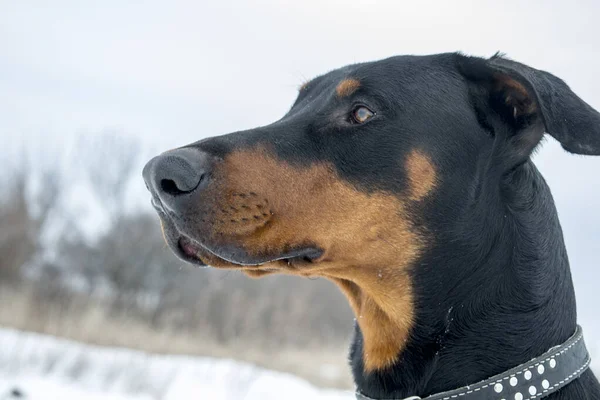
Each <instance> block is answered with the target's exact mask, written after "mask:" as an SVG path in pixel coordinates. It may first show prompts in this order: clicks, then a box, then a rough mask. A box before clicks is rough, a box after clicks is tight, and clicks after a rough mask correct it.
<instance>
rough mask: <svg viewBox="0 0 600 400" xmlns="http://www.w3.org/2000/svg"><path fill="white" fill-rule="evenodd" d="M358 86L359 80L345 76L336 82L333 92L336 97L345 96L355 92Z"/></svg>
mask: <svg viewBox="0 0 600 400" xmlns="http://www.w3.org/2000/svg"><path fill="white" fill-rule="evenodd" d="M359 87H360V82H359V81H358V79H354V78H347V79H344V80H343V81H341V82H340V83H338V85H337V87H336V88H335V92H336V93H337V95H338V97H347V96H350V95H351V94H352V93H354V92H356V90H357V89H358V88H359Z"/></svg>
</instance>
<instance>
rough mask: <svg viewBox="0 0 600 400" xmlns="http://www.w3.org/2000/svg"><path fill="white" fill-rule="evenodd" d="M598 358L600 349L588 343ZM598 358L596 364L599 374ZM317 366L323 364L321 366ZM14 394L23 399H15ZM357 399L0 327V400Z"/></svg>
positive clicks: (240, 369) (233, 365)
mask: <svg viewBox="0 0 600 400" xmlns="http://www.w3.org/2000/svg"><path fill="white" fill-rule="evenodd" d="M587 342H588V346H589V350H590V352H591V354H592V358H594V355H596V356H598V355H600V344H599V343H598V342H595V341H591V340H590V338H588V339H587ZM598 361H600V360H598V359H595V360H593V362H592V368H593V369H594V370H595V371H598V370H599V369H600V363H599V362H598ZM316 367H318V366H316ZM13 390H18V391H21V392H22V395H23V396H22V397H18V396H14V395H11V392H12V391H13ZM17 398H20V399H24V400H42V399H43V400H52V399H56V400H76V399H77V400H80V399H86V400H87V399H89V400H185V399H210V400H234V399H235V400H271V399H272V400H275V399H282V398H284V399H288V400H306V399H311V400H352V399H353V398H354V397H353V394H352V393H350V392H343V391H335V390H324V389H319V388H316V387H314V386H313V385H311V384H310V383H308V382H306V381H304V380H302V379H300V378H298V377H295V376H293V375H290V374H285V373H281V372H274V371H269V370H266V369H262V368H258V367H256V366H254V365H251V364H247V363H242V362H239V361H235V360H227V359H214V358H205V357H189V356H172V355H171V356H170V355H153V354H148V353H143V352H140V351H134V350H129V349H123V348H108V347H99V346H92V345H87V344H81V343H77V342H72V341H68V340H64V339H58V338H55V337H52V336H45V335H40V334H35V333H30V332H22V331H16V330H12V329H0V400H9V399H17Z"/></svg>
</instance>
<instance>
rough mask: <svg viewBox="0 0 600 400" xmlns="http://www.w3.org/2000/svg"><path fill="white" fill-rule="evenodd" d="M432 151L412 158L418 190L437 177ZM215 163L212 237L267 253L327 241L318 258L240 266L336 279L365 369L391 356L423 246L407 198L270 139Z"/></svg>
mask: <svg viewBox="0 0 600 400" xmlns="http://www.w3.org/2000/svg"><path fill="white" fill-rule="evenodd" d="M427 160H428V159H427V158H426V156H424V155H423V154H421V153H415V154H414V155H413V156H412V157H410V158H409V159H408V161H407V165H408V166H409V167H410V168H411V172H410V173H409V174H410V175H411V177H412V178H411V182H413V180H414V183H411V187H412V191H411V194H410V196H409V198H411V199H413V198H421V197H422V196H423V195H424V194H426V193H429V191H430V190H431V189H432V188H433V186H434V178H435V175H434V170H433V167H432V166H431V164H430V163H428V161H427ZM215 173H216V175H215V180H214V182H218V183H217V184H216V185H215V186H212V187H210V188H208V189H207V190H209V191H210V193H207V195H206V197H205V198H207V199H215V201H216V203H215V204H209V205H208V207H209V208H210V209H211V210H213V212H212V213H210V215H211V216H212V217H211V218H212V219H210V220H207V221H206V223H207V224H208V225H209V226H211V227H212V229H211V231H210V236H211V239H210V241H212V242H213V243H216V244H217V245H218V244H219V243H226V244H228V245H231V244H234V245H236V246H238V247H241V248H243V249H245V250H246V251H247V252H248V253H249V254H252V255H255V256H267V257H268V256H277V255H279V254H281V253H282V252H285V251H286V250H289V249H291V248H294V247H301V246H306V245H312V246H317V247H319V248H321V249H323V250H324V254H323V255H322V257H321V258H320V259H319V260H315V262H313V263H311V262H306V261H300V260H295V261H294V262H292V263H291V264H288V263H287V262H285V261H275V262H271V263H267V264H264V265H261V266H257V267H242V270H244V271H245V272H246V273H248V274H249V275H250V276H253V277H259V276H264V275H266V274H270V273H272V272H274V271H277V272H283V273H289V274H294V275H301V276H322V277H326V278H328V279H331V280H333V281H334V282H335V283H336V284H337V285H338V286H339V287H340V288H341V289H342V291H343V292H344V293H345V294H346V296H347V297H348V300H349V302H350V304H351V306H352V309H353V310H354V312H355V314H356V318H357V321H358V324H359V326H360V328H361V331H362V333H363V336H364V368H365V371H367V372H369V371H374V370H379V369H382V368H386V367H389V366H390V365H392V364H393V362H394V361H395V360H396V359H397V357H398V356H399V354H400V353H401V351H402V349H403V348H404V346H405V343H406V341H407V339H408V337H409V335H410V330H411V327H412V324H413V320H414V311H413V294H412V288H411V281H410V277H409V275H408V272H407V269H408V267H409V266H410V265H411V264H413V263H414V262H415V260H416V259H417V257H418V256H419V254H420V252H421V251H422V249H423V246H424V239H423V234H422V233H420V232H418V231H416V230H415V229H414V228H413V227H412V225H411V223H410V221H409V218H408V216H407V211H406V206H405V203H404V202H403V201H401V200H400V199H399V198H398V197H396V196H393V195H390V194H385V193H377V192H376V193H371V194H367V193H364V192H361V191H358V190H357V189H356V188H354V187H353V186H352V185H350V184H348V183H346V182H345V181H343V180H342V179H340V177H339V176H337V174H336V173H335V172H334V169H333V167H332V166H330V165H328V164H326V163H322V164H314V165H312V166H310V167H297V166H293V165H291V164H289V163H287V162H285V161H283V160H279V159H277V158H276V157H274V156H272V155H271V154H270V153H269V152H268V151H267V150H266V149H264V148H259V149H252V150H244V151H237V152H234V153H232V154H230V155H228V156H227V157H226V159H225V160H224V162H223V163H222V164H221V165H219V166H218V167H217V168H216V169H215ZM432 174H433V175H432ZM234 209H235V210H234ZM259 211H260V213H259ZM255 216H258V217H257V218H254V217H255ZM207 218H208V217H207ZM233 221H235V222H233ZM199 256H200V258H201V259H202V260H203V261H204V262H206V263H207V264H209V265H213V266H216V267H220V268H240V267H239V266H236V265H233V264H230V263H227V262H225V261H223V260H220V259H219V258H218V257H215V256H214V255H211V254H199Z"/></svg>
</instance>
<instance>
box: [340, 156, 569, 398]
mask: <svg viewBox="0 0 600 400" xmlns="http://www.w3.org/2000/svg"><path fill="white" fill-rule="evenodd" d="M505 179H506V180H507V182H505V184H504V185H503V188H501V189H500V191H501V193H499V194H498V193H493V192H490V190H487V189H486V188H481V189H482V190H480V191H479V194H475V195H474V196H473V198H472V201H471V202H470V203H469V204H470V206H466V207H465V213H464V215H462V216H459V217H458V218H456V213H454V215H453V219H454V221H455V222H454V224H455V225H454V226H455V229H453V230H452V231H453V232H452V234H451V236H450V234H448V236H447V237H445V236H444V234H443V233H441V234H439V235H438V237H436V241H435V243H436V244H435V245H434V246H433V247H432V248H431V249H430V250H429V251H428V252H427V253H426V254H425V255H424V256H423V257H422V258H421V260H420V263H419V265H418V266H416V268H414V272H413V277H412V280H413V288H414V289H413V290H414V292H415V294H416V296H415V298H417V299H418V300H417V301H416V303H415V305H414V306H415V310H414V313H415V321H414V325H413V328H412V330H411V333H410V340H409V341H408V343H407V345H406V346H405V347H404V348H403V350H402V352H401V353H400V355H399V356H398V358H397V361H396V362H395V363H394V365H393V366H392V367H390V368H386V369H382V370H378V371H372V372H369V373H366V372H365V369H364V365H363V351H362V350H363V338H362V333H361V330H360V328H359V327H358V326H357V327H356V332H355V339H354V343H353V346H352V350H351V361H352V367H353V373H354V377H355V381H356V384H357V387H358V389H359V390H360V391H361V392H362V393H364V394H366V395H368V396H369V397H373V398H400V399H401V398H404V397H408V396H414V395H418V396H421V397H425V396H427V395H430V394H433V393H437V392H441V391H445V390H450V389H454V388H458V387H461V386H463V385H465V384H468V383H475V382H478V381H480V380H483V379H486V378H488V377H490V376H493V375H495V374H498V373H501V372H503V371H505V370H507V369H510V368H511V367H514V366H516V365H518V364H521V363H523V362H525V361H527V360H530V359H532V358H534V357H536V356H539V355H540V354H542V353H544V352H545V351H547V350H548V349H549V348H551V347H553V346H556V345H558V344H561V343H563V342H564V341H565V340H567V339H568V338H569V337H570V336H571V335H572V334H573V332H574V331H575V328H576V310H575V295H574V290H573V285H572V281H571V275H570V270H569V263H568V259H567V255H566V250H565V246H564V243H563V238H562V232H561V228H560V224H559V222H558V217H557V213H556V210H555V208H554V204H553V201H552V197H551V194H550V191H549V189H548V187H547V186H546V184H545V182H544V180H543V178H542V177H541V175H540V174H539V172H538V171H537V169H536V168H535V166H533V164H532V163H531V162H528V163H526V164H524V165H523V166H521V167H520V168H518V169H517V170H515V171H514V172H513V173H512V174H511V175H510V176H508V177H506V178H505ZM456 221H458V222H456ZM448 222H449V221H438V222H431V224H430V225H433V228H434V229H435V231H437V232H444V230H442V229H437V228H438V227H437V226H435V224H436V223H437V224H439V225H440V226H442V225H444V224H447V223H448ZM456 224H457V225H456ZM446 226H447V225H446ZM446 231H447V230H446Z"/></svg>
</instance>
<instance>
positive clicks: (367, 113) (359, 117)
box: [352, 106, 375, 124]
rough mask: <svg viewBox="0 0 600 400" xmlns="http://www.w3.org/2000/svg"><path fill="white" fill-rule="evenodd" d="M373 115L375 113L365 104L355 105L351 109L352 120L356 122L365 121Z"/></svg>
mask: <svg viewBox="0 0 600 400" xmlns="http://www.w3.org/2000/svg"><path fill="white" fill-rule="evenodd" d="M373 115H375V114H374V113H373V111H371V110H369V109H368V108H367V107H365V106H359V107H356V108H355V109H354V111H352V119H353V120H354V122H356V123H357V124H362V123H365V122H367V120H368V119H369V118H371V117H372V116H373Z"/></svg>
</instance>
